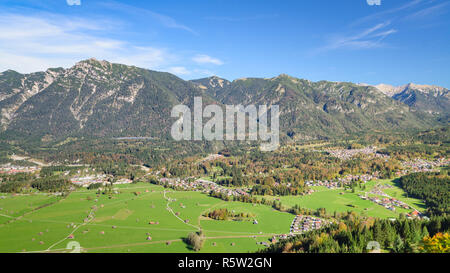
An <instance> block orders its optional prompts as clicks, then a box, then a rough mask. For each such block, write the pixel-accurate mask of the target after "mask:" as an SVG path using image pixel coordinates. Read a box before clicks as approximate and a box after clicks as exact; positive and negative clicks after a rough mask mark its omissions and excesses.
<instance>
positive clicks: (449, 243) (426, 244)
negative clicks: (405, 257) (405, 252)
mask: <svg viewBox="0 0 450 273" xmlns="http://www.w3.org/2000/svg"><path fill="white" fill-rule="evenodd" d="M422 242H423V247H421V249H422V250H423V251H425V252H428V253H450V235H449V234H448V233H437V234H436V235H434V236H433V237H430V236H426V237H425V238H424V239H423V241H422Z"/></svg>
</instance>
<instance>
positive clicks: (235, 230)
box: [0, 183, 293, 252]
mask: <svg viewBox="0 0 450 273" xmlns="http://www.w3.org/2000/svg"><path fill="white" fill-rule="evenodd" d="M119 188H120V192H121V193H120V194H117V195H114V196H113V198H112V199H109V198H108V196H105V195H100V196H99V197H97V195H96V193H95V191H88V190H79V191H76V192H73V193H71V194H70V195H69V196H68V197H67V198H66V199H64V200H61V201H60V202H56V203H54V204H53V205H51V206H48V207H43V208H40V209H38V210H35V211H33V212H32V213H29V214H26V215H25V216H23V217H19V218H18V219H16V220H13V221H12V222H10V223H8V224H5V225H2V226H0V242H1V244H0V252H24V251H25V252H31V251H38V252H40V251H67V250H66V246H67V243H68V242H69V241H72V240H75V241H77V242H79V244H80V245H81V247H82V248H83V251H86V252H189V251H191V250H190V249H189V248H188V247H187V245H186V244H185V243H184V242H183V241H182V239H183V238H185V237H187V235H188V234H189V233H190V232H192V231H196V230H198V229H199V228H200V227H201V228H202V229H203V231H204V233H205V236H206V241H205V246H204V249H202V251H206V252H248V251H255V250H257V249H258V248H260V247H261V245H259V244H257V242H258V241H267V240H268V239H269V238H270V237H271V235H272V234H280V233H287V232H288V231H289V225H290V223H291V221H292V219H293V216H292V215H290V214H287V213H282V212H279V211H274V210H272V208H271V207H269V206H264V205H256V206H253V205H252V204H243V203H237V202H228V203H225V202H224V201H222V200H220V199H216V198H212V197H209V196H207V195H205V194H201V193H199V192H175V191H169V192H167V193H166V194H164V188H162V187H160V186H155V185H150V184H143V183H140V184H135V185H123V186H120V187H119ZM136 191H139V192H141V194H140V195H138V196H136V195H135V194H134V192H136ZM146 191H148V192H146ZM88 197H90V198H88ZM33 198H36V200H35V202H38V200H37V198H38V197H37V196H36V197H33ZM168 198H170V201H168ZM88 199H91V200H88ZM21 201H23V200H22V197H20V198H19V197H18V196H15V197H12V196H11V195H7V198H5V199H0V207H4V208H9V209H11V208H14V209H15V210H16V211H18V212H19V210H18V208H19V207H21V206H22V207H24V209H25V208H26V207H27V206H26V205H25V204H26V202H30V201H26V202H21ZM41 201H42V200H41ZM19 203H20V204H21V205H20V206H18V204H19ZM16 206H17V207H16ZM94 206H97V209H96V210H95V209H93V208H94ZM168 206H169V207H170V208H171V209H172V211H169V210H168V209H167V207H168ZM225 206H226V207H227V208H229V209H236V210H239V211H240V212H241V211H242V212H244V211H245V212H251V213H253V214H254V215H256V218H257V219H258V222H259V224H257V225H254V224H253V223H252V221H242V222H237V221H216V220H209V219H206V218H205V219H202V218H204V217H202V216H201V215H202V214H203V213H204V212H205V211H207V210H209V209H211V208H214V207H225ZM94 210H95V218H93V219H92V220H90V221H89V222H84V219H86V218H87V216H88V214H89V213H90V212H91V211H94ZM178 214H179V215H178ZM15 216H17V215H15ZM10 217H13V216H10ZM10 217H9V218H8V219H11V218H10ZM5 218H6V217H5ZM186 219H187V220H189V222H188V223H185V222H184V220H186ZM150 221H153V222H159V223H158V224H153V225H150V224H149V222H150ZM274 223H276V224H274ZM69 235H73V236H74V238H73V239H68V236H69ZM149 236H150V237H151V240H147V237H149ZM253 236H255V237H253ZM233 243H234V245H232V244H233Z"/></svg>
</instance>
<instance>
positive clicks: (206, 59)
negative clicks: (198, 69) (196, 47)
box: [192, 54, 223, 65]
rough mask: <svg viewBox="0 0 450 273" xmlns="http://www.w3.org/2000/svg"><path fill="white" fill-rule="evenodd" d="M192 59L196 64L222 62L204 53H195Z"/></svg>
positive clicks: (218, 63)
mask: <svg viewBox="0 0 450 273" xmlns="http://www.w3.org/2000/svg"><path fill="white" fill-rule="evenodd" d="M192 60H193V61H194V62H196V63H198V64H215V65H222V64H223V62H222V61H221V60H219V59H217V58H213V57H211V56H208V55H204V54H199V55H196V56H194V57H193V58H192Z"/></svg>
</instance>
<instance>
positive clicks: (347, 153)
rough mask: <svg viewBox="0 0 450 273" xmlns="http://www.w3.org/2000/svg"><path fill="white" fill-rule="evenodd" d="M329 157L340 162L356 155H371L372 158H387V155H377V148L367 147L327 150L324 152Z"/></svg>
mask: <svg viewBox="0 0 450 273" xmlns="http://www.w3.org/2000/svg"><path fill="white" fill-rule="evenodd" d="M325 151H326V152H327V153H328V154H329V155H331V156H334V157H337V158H339V159H341V160H348V159H351V158H352V157H355V156H357V155H361V154H362V155H371V156H374V157H381V158H389V156H388V155H384V154H379V153H377V147H374V146H369V147H365V148H362V149H328V150H325Z"/></svg>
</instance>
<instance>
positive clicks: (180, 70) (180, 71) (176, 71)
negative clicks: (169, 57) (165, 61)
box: [167, 66, 191, 76]
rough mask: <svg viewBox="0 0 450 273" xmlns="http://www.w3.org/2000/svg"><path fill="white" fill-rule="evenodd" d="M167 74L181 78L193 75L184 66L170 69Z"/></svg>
mask: <svg viewBox="0 0 450 273" xmlns="http://www.w3.org/2000/svg"><path fill="white" fill-rule="evenodd" d="M167 72H170V73H172V74H175V75H179V76H185V75H190V74H191V71H189V70H187V68H186V67H184V66H173V67H169V69H168V70H167Z"/></svg>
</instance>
